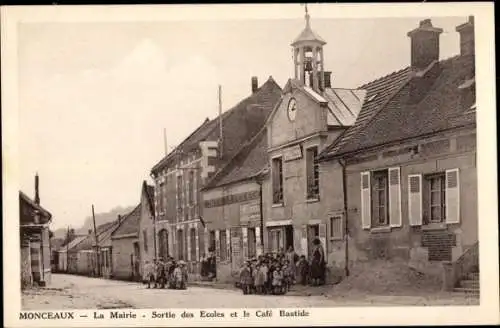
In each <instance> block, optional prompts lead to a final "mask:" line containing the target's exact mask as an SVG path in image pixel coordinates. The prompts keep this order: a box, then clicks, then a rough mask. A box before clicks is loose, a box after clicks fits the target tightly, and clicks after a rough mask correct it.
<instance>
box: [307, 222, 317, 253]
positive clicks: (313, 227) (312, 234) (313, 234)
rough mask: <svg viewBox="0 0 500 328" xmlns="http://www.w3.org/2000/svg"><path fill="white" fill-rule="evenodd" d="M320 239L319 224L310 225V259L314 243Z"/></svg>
mask: <svg viewBox="0 0 500 328" xmlns="http://www.w3.org/2000/svg"><path fill="white" fill-rule="evenodd" d="M316 237H319V224H310V225H308V226H307V256H308V258H309V259H310V258H311V256H312V250H313V241H314V239H316Z"/></svg>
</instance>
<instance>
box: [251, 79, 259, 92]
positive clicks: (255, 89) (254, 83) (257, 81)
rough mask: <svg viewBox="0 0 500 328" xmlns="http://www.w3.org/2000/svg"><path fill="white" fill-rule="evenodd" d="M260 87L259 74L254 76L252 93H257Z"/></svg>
mask: <svg viewBox="0 0 500 328" xmlns="http://www.w3.org/2000/svg"><path fill="white" fill-rule="evenodd" d="M257 89H259V80H258V79H257V76H252V93H255V92H256V91H257Z"/></svg>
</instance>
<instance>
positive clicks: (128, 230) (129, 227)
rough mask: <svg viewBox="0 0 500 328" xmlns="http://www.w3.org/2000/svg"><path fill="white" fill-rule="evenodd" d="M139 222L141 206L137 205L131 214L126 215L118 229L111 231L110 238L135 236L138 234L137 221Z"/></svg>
mask: <svg viewBox="0 0 500 328" xmlns="http://www.w3.org/2000/svg"><path fill="white" fill-rule="evenodd" d="M140 220H141V204H139V205H137V206H136V207H135V208H134V209H133V210H132V212H130V213H129V214H127V215H126V216H125V217H124V218H123V219H122V221H121V222H120V224H119V225H118V227H117V228H116V229H115V230H114V231H113V233H112V237H118V236H123V235H130V234H137V233H138V232H139V221H140Z"/></svg>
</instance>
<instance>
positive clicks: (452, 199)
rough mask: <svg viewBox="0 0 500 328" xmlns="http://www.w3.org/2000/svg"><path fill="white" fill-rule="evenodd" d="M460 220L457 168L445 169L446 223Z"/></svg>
mask: <svg viewBox="0 0 500 328" xmlns="http://www.w3.org/2000/svg"><path fill="white" fill-rule="evenodd" d="M459 222H460V179H459V174H458V169H453V170H447V171H446V223H448V224H449V223H459Z"/></svg>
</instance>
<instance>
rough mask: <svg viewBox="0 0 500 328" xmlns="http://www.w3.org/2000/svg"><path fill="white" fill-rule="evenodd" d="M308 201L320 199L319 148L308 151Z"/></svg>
mask: <svg viewBox="0 0 500 328" xmlns="http://www.w3.org/2000/svg"><path fill="white" fill-rule="evenodd" d="M306 171H307V199H318V198H319V163H318V148H317V147H312V148H308V149H307V150H306Z"/></svg>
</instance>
